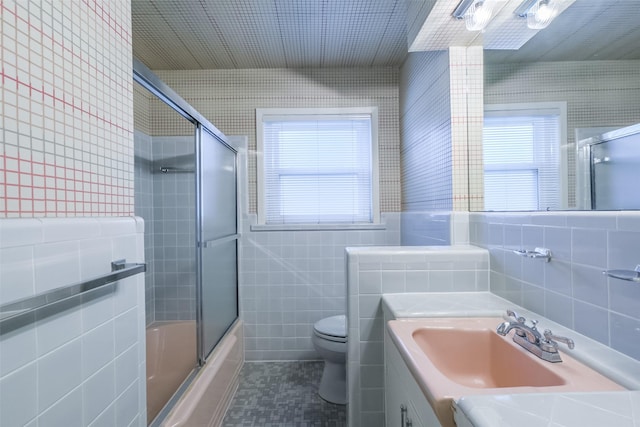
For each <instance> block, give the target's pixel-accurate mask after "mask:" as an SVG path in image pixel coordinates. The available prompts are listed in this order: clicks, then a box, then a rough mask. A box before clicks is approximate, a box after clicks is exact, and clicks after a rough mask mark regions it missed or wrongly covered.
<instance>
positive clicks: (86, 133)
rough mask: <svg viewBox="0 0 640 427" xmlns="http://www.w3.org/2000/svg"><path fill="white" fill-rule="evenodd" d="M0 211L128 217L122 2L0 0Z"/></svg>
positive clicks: (126, 49)
mask: <svg viewBox="0 0 640 427" xmlns="http://www.w3.org/2000/svg"><path fill="white" fill-rule="evenodd" d="M0 13H1V24H2V46H1V48H0V49H1V51H0V54H1V55H2V56H1V57H2V70H1V71H0V78H1V79H2V89H1V91H0V93H1V98H0V108H1V110H0V118H1V120H2V122H1V123H0V127H1V128H2V134H1V135H2V144H0V217H43V216H48V217H52V216H125V215H132V214H133V119H132V110H133V107H132V104H133V101H132V98H133V97H132V79H131V70H132V62H131V17H130V8H129V4H128V2H125V1H109V2H101V1H95V0H70V1H59V0H42V1H39V2H25V1H14V0H3V1H2V2H1V3H0Z"/></svg>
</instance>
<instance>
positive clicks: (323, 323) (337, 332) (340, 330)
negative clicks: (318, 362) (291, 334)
mask: <svg viewBox="0 0 640 427" xmlns="http://www.w3.org/2000/svg"><path fill="white" fill-rule="evenodd" d="M311 341H312V342H313V346H314V347H315V349H316V351H317V352H318V354H319V355H320V356H321V357H322V359H324V370H323V371H322V380H320V387H319V389H318V394H319V395H320V397H321V398H323V399H324V400H326V401H327V402H331V403H336V404H338V405H345V404H346V403H347V369H346V361H347V319H346V316H345V315H339V316H331V317H326V318H324V319H322V320H319V321H317V322H316V323H315V325H314V326H313V336H312V337H311Z"/></svg>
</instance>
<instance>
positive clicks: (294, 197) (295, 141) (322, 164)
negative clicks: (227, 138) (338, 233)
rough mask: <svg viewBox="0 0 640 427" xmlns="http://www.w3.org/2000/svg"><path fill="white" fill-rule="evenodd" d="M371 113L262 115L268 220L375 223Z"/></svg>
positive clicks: (266, 217)
mask: <svg viewBox="0 0 640 427" xmlns="http://www.w3.org/2000/svg"><path fill="white" fill-rule="evenodd" d="M371 126H372V125H371V116H370V115H304V116H286V115H284V116H279V115H273V116H269V115H265V116H263V122H262V131H263V135H262V138H263V142H262V144H263V147H262V149H263V156H264V159H263V161H264V184H263V185H264V210H265V216H264V217H265V223H266V224H323V223H370V222H372V219H373V208H372V141H371V138H372V130H371Z"/></svg>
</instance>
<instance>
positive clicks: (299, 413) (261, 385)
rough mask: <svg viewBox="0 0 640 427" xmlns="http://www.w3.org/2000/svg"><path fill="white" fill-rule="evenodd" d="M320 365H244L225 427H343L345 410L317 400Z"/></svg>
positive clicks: (224, 422)
mask: <svg viewBox="0 0 640 427" xmlns="http://www.w3.org/2000/svg"><path fill="white" fill-rule="evenodd" d="M322 368H323V362H247V363H245V365H244V367H243V368H242V371H241V372H240V385H239V387H238V391H237V392H236V395H235V396H234V398H233V401H232V402H231V406H230V407H229V410H228V411H227V414H226V416H225V418H224V421H223V423H222V425H223V426H224V427H236V426H260V427H285V426H286V427H288V426H291V427H293V426H295V427H344V426H346V425H347V421H346V418H347V411H346V406H343V405H334V404H331V403H328V402H325V401H324V400H322V399H321V398H320V396H318V384H319V383H320V377H321V376H322Z"/></svg>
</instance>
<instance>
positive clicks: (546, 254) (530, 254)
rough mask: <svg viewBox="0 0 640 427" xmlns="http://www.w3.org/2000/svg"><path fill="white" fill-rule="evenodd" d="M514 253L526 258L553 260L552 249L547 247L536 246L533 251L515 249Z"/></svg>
mask: <svg viewBox="0 0 640 427" xmlns="http://www.w3.org/2000/svg"><path fill="white" fill-rule="evenodd" d="M513 253H514V254H516V255H520V256H523V257H526V258H544V260H545V261H546V262H549V261H551V250H550V249H547V248H535V249H534V250H532V251H527V250H524V249H521V250H515V251H513Z"/></svg>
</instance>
